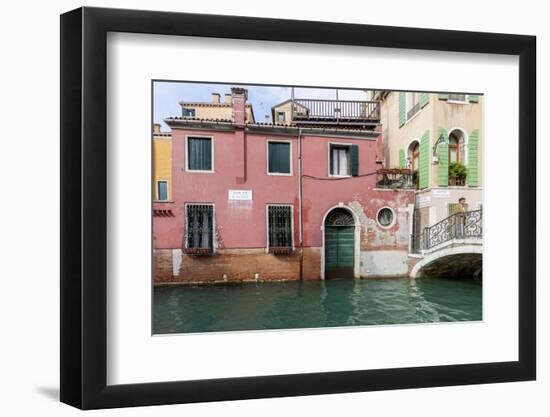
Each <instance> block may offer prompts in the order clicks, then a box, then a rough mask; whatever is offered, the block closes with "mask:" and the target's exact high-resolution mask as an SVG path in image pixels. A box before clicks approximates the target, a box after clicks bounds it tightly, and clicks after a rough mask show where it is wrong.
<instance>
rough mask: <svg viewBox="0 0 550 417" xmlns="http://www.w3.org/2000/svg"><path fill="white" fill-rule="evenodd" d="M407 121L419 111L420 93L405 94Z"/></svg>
mask: <svg viewBox="0 0 550 417" xmlns="http://www.w3.org/2000/svg"><path fill="white" fill-rule="evenodd" d="M406 99H407V103H406V104H407V120H409V119H410V118H411V117H413V116H414V115H415V114H416V113H418V112H419V111H420V93H417V92H412V93H407V97H406Z"/></svg>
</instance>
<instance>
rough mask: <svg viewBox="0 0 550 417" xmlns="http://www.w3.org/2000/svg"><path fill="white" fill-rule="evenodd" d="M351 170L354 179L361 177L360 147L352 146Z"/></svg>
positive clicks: (350, 154)
mask: <svg viewBox="0 0 550 417" xmlns="http://www.w3.org/2000/svg"><path fill="white" fill-rule="evenodd" d="M349 157H350V159H349V168H350V174H351V176H352V177H357V176H358V175H359V146H357V145H351V146H350V147H349Z"/></svg>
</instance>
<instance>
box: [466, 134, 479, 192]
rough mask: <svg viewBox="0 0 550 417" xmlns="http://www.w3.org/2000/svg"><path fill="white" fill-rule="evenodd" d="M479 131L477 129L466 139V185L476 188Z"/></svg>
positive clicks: (477, 182)
mask: <svg viewBox="0 0 550 417" xmlns="http://www.w3.org/2000/svg"><path fill="white" fill-rule="evenodd" d="M478 143H479V131H478V130H477V129H475V130H473V131H472V133H470V137H469V138H468V185H469V186H470V187H477V186H478V185H479V172H478V158H479V153H478V152H479V150H478Z"/></svg>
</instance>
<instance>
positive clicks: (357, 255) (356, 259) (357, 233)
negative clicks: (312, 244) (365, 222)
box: [320, 203, 361, 280]
mask: <svg viewBox="0 0 550 417" xmlns="http://www.w3.org/2000/svg"><path fill="white" fill-rule="evenodd" d="M335 209H345V210H347V211H349V213H350V214H351V215H352V217H353V223H354V227H353V228H354V233H353V246H354V247H353V277H354V278H361V252H360V243H361V223H360V222H359V216H357V213H355V211H354V210H353V208H351V207H350V206H348V205H346V204H344V203H339V204H337V205H335V206H332V207H330V208H329V209H328V210H327V211H326V212H325V215H324V216H323V221H322V222H321V235H322V236H321V238H322V244H323V246H322V248H321V274H320V276H321V279H322V280H324V279H325V221H326V220H327V217H328V215H329V214H330V212H331V211H332V210H335Z"/></svg>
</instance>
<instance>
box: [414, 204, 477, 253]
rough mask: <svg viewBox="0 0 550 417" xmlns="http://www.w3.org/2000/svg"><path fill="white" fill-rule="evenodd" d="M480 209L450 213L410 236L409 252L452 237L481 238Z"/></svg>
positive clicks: (423, 248) (432, 245) (427, 248)
mask: <svg viewBox="0 0 550 417" xmlns="http://www.w3.org/2000/svg"><path fill="white" fill-rule="evenodd" d="M482 217H483V213H482V211H481V209H479V210H472V211H466V212H458V213H454V214H451V215H450V216H449V217H446V218H445V219H443V220H441V221H440V222H438V223H436V224H434V225H432V226H428V227H425V228H424V230H423V231H422V232H421V233H418V234H413V235H412V236H411V252H412V253H419V252H421V251H422V250H429V249H432V248H434V247H436V246H438V245H441V244H443V243H446V242H449V241H451V240H453V239H481V238H482V237H483V225H482Z"/></svg>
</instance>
